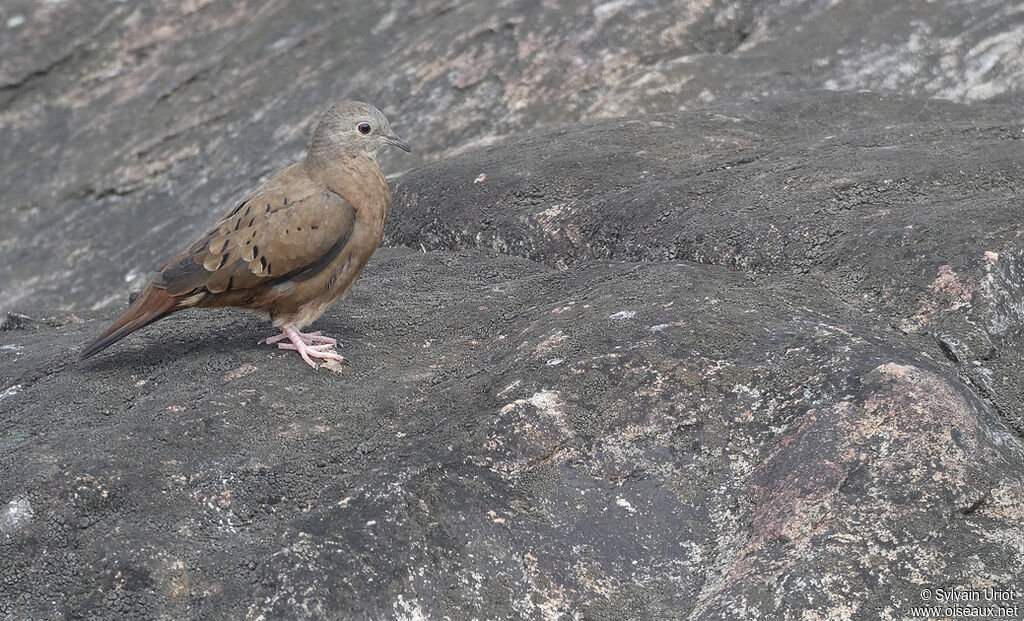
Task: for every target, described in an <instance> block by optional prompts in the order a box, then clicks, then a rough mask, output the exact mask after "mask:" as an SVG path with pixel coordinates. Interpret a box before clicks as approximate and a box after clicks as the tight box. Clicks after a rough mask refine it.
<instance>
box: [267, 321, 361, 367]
mask: <svg viewBox="0 0 1024 621" xmlns="http://www.w3.org/2000/svg"><path fill="white" fill-rule="evenodd" d="M284 339H288V340H289V341H291V342H290V343H278V344H277V346H278V347H279V348H281V349H294V350H295V351H297V352H299V355H300V356H302V359H303V360H305V361H306V364H308V365H309V366H311V367H313V368H316V363H315V362H313V361H312V360H311V358H325V359H327V360H337V361H338V362H345V358H343V357H342V356H341V354H338V353H335V352H333V351H327V350H329V349H333V347H334V344H335V343H336V341H335V340H334V339H332V338H329V337H326V336H321V335H320V333H319V332H313V333H312V334H303V333H302V332H299V331H298V330H296V329H295V326H293V325H291V324H288V325H284V326H281V334H279V335H278V336H272V337H270V338H268V339H267V341H266V342H267V344H268V345H269V344H272V343H277V341H283V340H284ZM316 341H324V342H322V343H320V344H317V345H314V342H316Z"/></svg>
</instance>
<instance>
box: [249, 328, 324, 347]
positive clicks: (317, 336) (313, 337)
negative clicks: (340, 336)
mask: <svg viewBox="0 0 1024 621" xmlns="http://www.w3.org/2000/svg"><path fill="white" fill-rule="evenodd" d="M296 333H298V335H299V337H300V338H302V340H304V341H306V343H307V344H309V343H311V342H319V343H327V344H329V345H337V346H338V347H341V346H342V345H341V343H339V342H338V341H337V340H335V339H332V338H331V337H329V336H324V335H323V334H322V333H321V332H320V331H319V330H317V331H316V332H299V331H298V330H296ZM286 338H289V337H288V334H287V333H285V332H282V333H281V334H278V335H277V336H272V337H270V338H268V339H267V340H266V343H267V345H271V344H273V343H276V342H278V341H283V340H284V339H286Z"/></svg>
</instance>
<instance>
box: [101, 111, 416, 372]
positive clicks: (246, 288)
mask: <svg viewBox="0 0 1024 621" xmlns="http://www.w3.org/2000/svg"><path fill="white" fill-rule="evenodd" d="M384 144H391V145H395V146H397V147H399V148H402V149H404V150H406V151H409V150H410V149H409V145H408V144H406V143H405V141H404V140H402V139H401V138H399V137H397V136H395V135H394V134H393V133H392V132H391V127H390V125H389V124H388V120H387V119H386V118H384V115H383V114H381V113H380V111H378V110H377V109H376V108H374V107H373V106H370V105H368V104H364V103H360V102H355V101H347V102H341V103H338V104H336V105H334V106H332V107H331V109H330V110H328V111H327V112H326V113H324V115H323V117H321V119H320V122H319V123H318V124H317V127H316V130H315V131H314V133H313V139H312V141H311V142H310V147H309V150H308V152H307V154H306V157H305V159H304V160H303V161H301V162H299V163H297V164H293V165H292V166H289V167H287V168H285V169H284V170H282V171H281V172H279V173H277V174H276V175H274V176H273V177H271V178H270V179H269V180H267V182H266V183H264V184H263V185H261V186H260V187H259V188H258V189H256V191H254V192H253V193H251V194H249V196H247V197H246V198H245V199H244V200H242V202H240V203H239V204H238V205H237V206H235V207H234V209H232V210H231V211H230V212H229V213H228V214H227V215H226V216H224V217H223V218H221V220H220V221H218V222H217V223H216V224H214V225H213V226H212V227H211V228H210V229H209V230H208V231H206V232H205V233H203V235H202V236H200V238H199V239H198V240H196V242H195V243H193V244H192V245H191V246H189V248H188V249H187V250H185V251H184V252H182V253H181V254H179V255H178V256H176V257H174V258H173V259H171V260H170V261H169V262H168V263H167V264H166V265H165V266H164V267H163V268H161V269H160V270H159V271H158V273H157V275H156V277H155V278H154V279H153V281H152V282H151V283H150V285H149V287H147V288H146V290H145V291H144V292H143V293H142V295H141V296H139V298H138V299H137V300H136V301H135V302H134V303H133V304H132V305H131V306H130V307H129V308H128V310H127V311H125V313H124V314H123V315H121V317H120V318H118V320H117V321H115V322H114V324H113V325H112V326H110V328H108V329H107V330H106V331H105V332H104V333H103V334H101V335H100V336H99V337H98V338H97V339H96V340H95V341H93V342H92V343H91V344H90V345H89V346H87V347H86V348H85V350H84V351H83V352H82V358H88V357H89V356H92V355H94V354H96V353H98V352H100V351H101V350H103V349H105V348H106V347H108V346H110V345H112V344H113V343H115V342H117V341H119V340H120V339H122V338H124V337H125V336H127V335H128V334H129V333H131V332H133V331H135V330H137V329H139V328H141V327H143V326H145V325H148V324H150V323H152V322H154V321H157V320H158V319H161V318H163V317H166V316H167V315H169V314H171V313H173V312H176V311H179V310H182V309H185V308H192V307H201V308H216V307H224V306H234V307H239V308H248V309H253V310H256V311H260V312H263V313H266V314H267V315H268V316H269V317H270V319H271V321H272V322H273V324H274V326H275V327H278V328H281V330H282V333H281V335H279V336H277V337H273V338H269V339H267V342H268V343H274V342H277V341H281V340H284V339H288V341H289V343H280V344H279V345H278V346H279V347H281V348H282V349H295V350H297V351H298V352H299V353H300V354H301V355H302V358H303V360H305V361H306V362H307V363H309V364H310V365H311V366H314V367H315V366H316V365H315V363H314V362H313V361H312V360H311V359H310V358H328V359H334V360H343V358H342V357H341V356H340V355H338V354H337V353H336V352H334V351H333V347H334V345H335V341H334V339H331V338H328V337H325V336H321V335H320V333H319V332H314V333H311V334H303V333H302V332H299V330H301V329H302V328H304V327H305V326H308V325H309V324H310V323H312V322H313V321H315V320H316V319H317V318H318V317H319V316H320V315H321V314H323V312H324V311H325V310H326V309H327V307H328V306H329V305H330V304H331V303H332V302H334V301H336V300H338V299H339V298H341V297H343V296H344V295H345V294H346V293H348V291H349V289H350V288H351V287H352V284H353V283H354V282H355V280H356V277H358V276H359V273H360V272H361V271H362V269H363V267H364V266H365V265H366V262H367V261H368V260H369V259H370V255H372V254H373V252H374V251H375V250H376V249H377V246H378V244H380V240H381V237H382V236H383V234H384V222H385V220H386V218H387V214H388V209H389V207H390V205H391V192H390V190H389V189H388V184H387V180H386V179H385V178H384V173H383V172H382V171H381V169H380V166H379V165H378V164H377V157H376V154H377V149H378V148H379V147H381V146H383V145H384Z"/></svg>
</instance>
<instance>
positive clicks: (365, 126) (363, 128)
mask: <svg viewBox="0 0 1024 621" xmlns="http://www.w3.org/2000/svg"><path fill="white" fill-rule="evenodd" d="M356 129H358V130H359V133H360V134H369V133H370V124H369V123H360V124H359V125H356Z"/></svg>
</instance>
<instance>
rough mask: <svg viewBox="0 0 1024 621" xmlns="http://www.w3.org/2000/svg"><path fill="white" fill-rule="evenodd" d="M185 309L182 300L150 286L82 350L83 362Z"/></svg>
mask: <svg viewBox="0 0 1024 621" xmlns="http://www.w3.org/2000/svg"><path fill="white" fill-rule="evenodd" d="M181 308H183V306H182V305H181V300H180V299H178V298H175V297H173V296H171V295H169V294H168V293H167V292H166V291H164V290H163V289H158V288H157V287H154V286H152V285H151V286H149V287H147V288H146V290H145V291H143V292H142V295H140V296H139V298H138V299H137V300H135V302H134V303H132V305H131V306H129V307H128V310H126V311H125V312H124V314H123V315H121V316H120V317H118V318H117V321H115V322H114V325H112V326H110V327H109V328H107V330H106V331H105V332H104V333H103V334H101V335H99V337H97V338H96V340H95V341H93V342H92V343H90V344H89V346H88V347H86V348H85V349H84V350H82V357H81V359H82V360H85V359H86V358H88V357H89V356H94V355H96V354H98V353H99V352H101V351H103V350H104V349H106V348H107V347H110V346H111V345H113V344H114V343H116V342H118V341H120V340H121V339H123V338H124V337H126V336H128V335H129V334H131V333H132V332H135V331H136V330H138V329H139V328H141V327H143V326H148V325H149V324H151V323H153V322H154V321H156V320H158V319H162V318H163V317H166V316H167V315H170V314H171V313H173V312H174V311H176V310H179V309H181Z"/></svg>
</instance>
